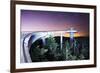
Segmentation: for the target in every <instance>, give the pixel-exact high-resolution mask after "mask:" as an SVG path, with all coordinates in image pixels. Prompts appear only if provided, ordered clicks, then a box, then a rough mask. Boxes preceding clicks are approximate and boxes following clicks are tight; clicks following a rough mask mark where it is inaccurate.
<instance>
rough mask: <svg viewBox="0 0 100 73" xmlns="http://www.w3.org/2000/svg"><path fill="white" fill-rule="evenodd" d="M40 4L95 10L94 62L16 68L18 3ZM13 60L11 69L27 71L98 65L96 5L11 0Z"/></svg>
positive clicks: (13, 70)
mask: <svg viewBox="0 0 100 73" xmlns="http://www.w3.org/2000/svg"><path fill="white" fill-rule="evenodd" d="M17 4H20V5H36V6H38V5H40V6H52V7H71V8H86V9H93V10H94V23H93V25H94V33H93V34H94V58H93V60H94V61H93V64H87V65H74V66H57V67H56V66H55V67H40V68H23V69H16V50H15V49H16V5H17ZM10 13H11V14H10V15H11V26H10V27H11V29H10V32H11V37H10V41H11V43H10V46H11V51H10V52H11V54H10V57H11V59H10V60H11V61H10V64H11V65H10V71H11V73H13V72H26V71H43V70H59V69H74V68H90V67H96V6H93V5H77V4H60V3H45V2H31V1H29V2H28V1H11V12H10Z"/></svg>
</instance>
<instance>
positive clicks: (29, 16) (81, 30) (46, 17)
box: [21, 10, 89, 36]
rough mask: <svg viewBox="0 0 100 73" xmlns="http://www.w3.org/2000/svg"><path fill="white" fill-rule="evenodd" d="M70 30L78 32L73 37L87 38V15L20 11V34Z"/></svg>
mask: <svg viewBox="0 0 100 73" xmlns="http://www.w3.org/2000/svg"><path fill="white" fill-rule="evenodd" d="M70 28H74V29H75V30H77V31H78V32H77V33H76V34H75V36H88V35H89V13H75V12H53V11H34V10H21V31H22V32H27V31H32V32H34V31H56V30H64V31H65V30H68V29H70ZM65 36H69V34H68V33H66V34H65Z"/></svg>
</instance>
